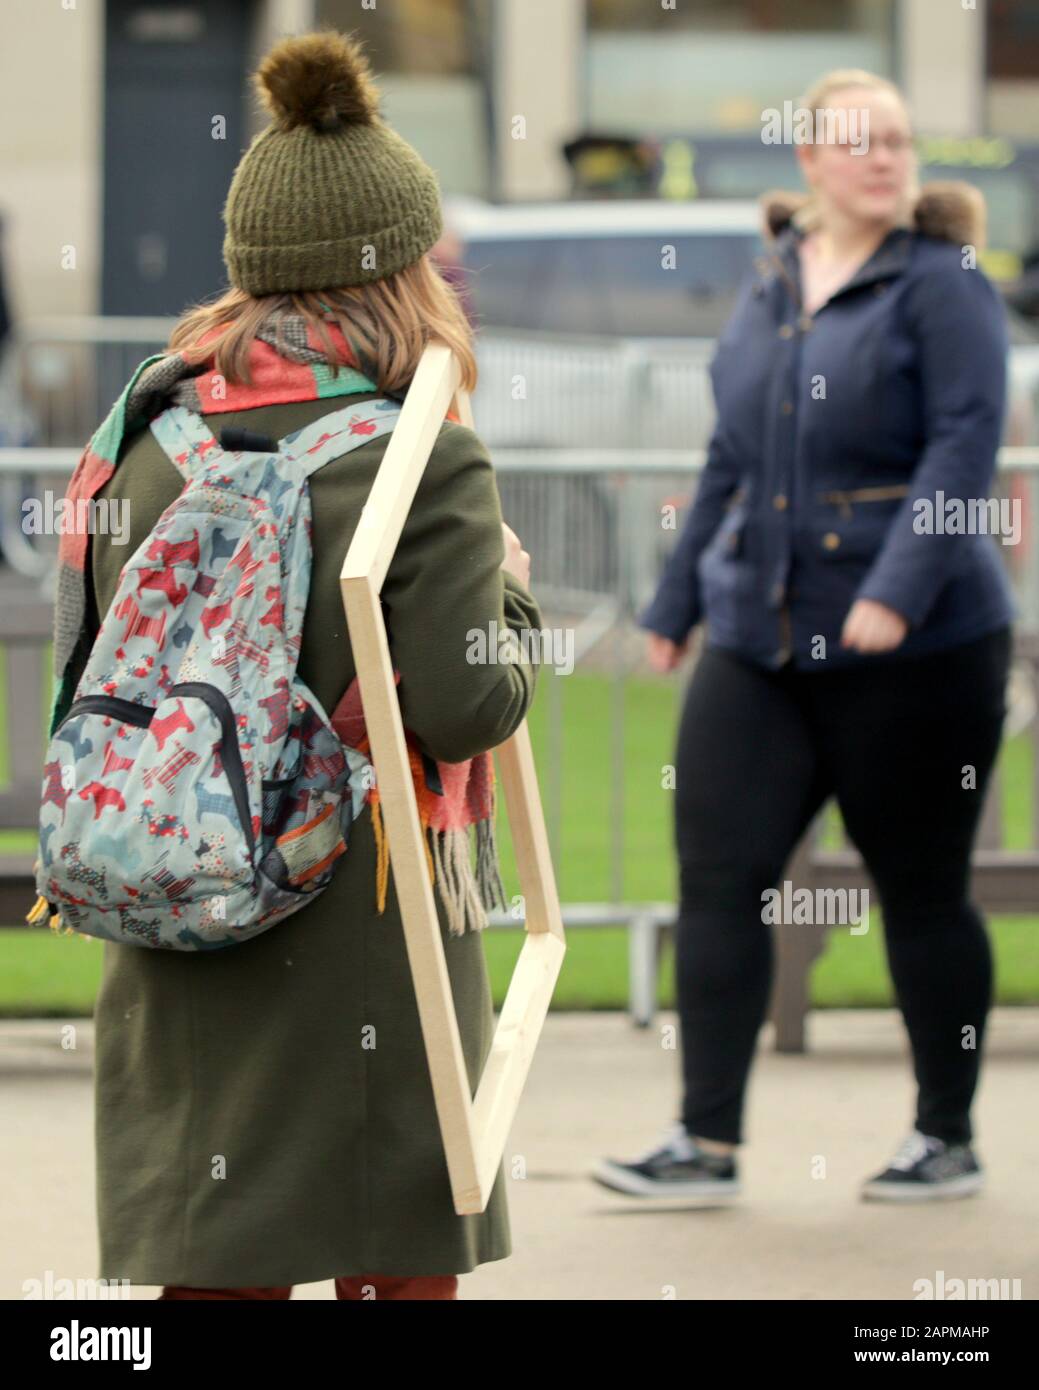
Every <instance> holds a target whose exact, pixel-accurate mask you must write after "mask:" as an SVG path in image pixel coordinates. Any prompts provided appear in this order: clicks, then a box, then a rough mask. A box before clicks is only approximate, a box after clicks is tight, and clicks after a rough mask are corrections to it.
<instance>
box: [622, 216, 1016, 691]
mask: <svg viewBox="0 0 1039 1390" xmlns="http://www.w3.org/2000/svg"><path fill="white" fill-rule="evenodd" d="M925 192H926V190H925ZM918 207H919V205H918ZM773 225H775V224H773ZM953 230H960V231H961V234H962V229H953ZM801 235H802V233H801V232H800V231H799V230H798V229H797V228H796V227H795V226H793V225H792V224H789V223H788V224H787V225H782V226H781V228H780V230H779V234H778V236H777V237H776V239H775V242H774V245H773V246H772V247H771V249H770V252H769V254H768V255H766V256H764V257H762V258H760V259H759V260H758V261H757V262H756V266H755V269H754V271H753V272H752V273H751V274H750V275H748V277H747V279H746V281H745V282H744V284H743V287H742V289H741V291H740V294H739V296H738V299H737V303H736V307H735V309H734V310H733V314H732V317H731V318H730V320H729V322H728V324H727V325H726V327H725V329H724V330H723V332H722V334H721V337H720V338H719V340H718V344H717V348H716V352H715V355H714V358H713V360H712V363H711V380H712V385H713V388H714V396H715V403H716V406H717V412H718V414H717V422H716V426H715V430H714V433H713V435H712V437H711V440H710V445H709V448H708V453H707V462H706V465H705V469H704V473H703V477H702V479H701V482H700V486H699V488H698V490H697V494H696V499H695V502H694V503H693V505H692V507H691V508H690V509H689V512H688V514H687V516H686V518H685V521H684V523H683V526H682V529H681V531H680V534H679V536H678V539H677V541H676V544H675V547H674V549H673V551H672V552H671V555H670V557H669V559H668V562H667V564H666V566H665V569H664V572H663V575H662V577H661V579H660V582H659V585H658V588H657V592H656V594H655V595H654V597H653V599H652V601H651V602H650V604H649V605H648V606H647V607H646V608H645V609H644V610H643V611H642V612H641V613H639V615H638V623H639V625H640V626H641V627H644V628H647V629H649V630H651V631H653V632H658V633H661V634H663V635H664V636H666V637H670V638H671V639H672V640H673V641H675V642H681V641H682V640H683V639H684V638H685V636H686V635H687V633H688V632H689V630H690V629H691V628H692V627H693V626H694V625H695V624H696V623H698V622H699V621H700V620H701V619H706V624H707V642H708V644H709V645H712V646H719V647H725V648H728V649H730V650H732V651H734V652H738V653H741V654H743V655H744V656H746V657H749V658H750V659H752V660H753V661H756V662H758V663H760V664H761V665H764V666H768V667H778V666H781V665H783V664H784V662H786V661H787V660H788V659H789V658H790V657H792V658H793V663H794V665H795V666H797V667H801V668H806V669H816V670H819V669H827V668H832V667H833V666H836V665H849V664H854V663H858V662H862V661H873V662H875V661H879V660H883V659H885V657H888V658H890V657H896V658H897V657H902V656H908V655H911V654H916V653H922V652H928V651H936V650H938V649H940V648H944V647H951V646H955V645H957V644H959V643H961V642H967V641H970V640H972V639H973V638H976V637H980V636H982V635H984V634H985V633H988V632H991V631H993V630H994V629H996V628H998V627H1002V626H1004V625H1006V624H1007V623H1009V622H1010V621H1012V619H1013V618H1014V617H1015V616H1016V604H1015V601H1014V598H1013V593H1012V589H1011V586H1010V582H1009V579H1008V577H1007V573H1006V570H1005V568H1004V565H1003V561H1002V557H1001V555H1000V553H999V550H1000V548H1001V547H1000V542H999V540H998V539H996V538H994V537H993V536H991V535H987V534H973V535H971V534H955V533H950V530H951V528H950V529H946V531H945V533H944V534H942V528H941V527H940V526H932V527H927V528H926V529H924V527H925V520H926V515H927V514H926V512H924V511H923V510H922V508H921V507H919V506H918V505H917V503H918V501H919V500H921V499H931V500H932V502H933V503H934V505H935V506H936V507H937V508H938V509H939V510H940V511H942V513H943V515H949V513H947V512H945V510H944V507H943V506H942V502H943V498H944V503H945V506H946V507H947V506H948V503H949V501H950V500H951V499H979V498H985V497H987V496H988V495H989V491H990V487H991V484H992V478H993V473H994V470H995V458H996V451H997V449H998V446H999V443H1000V439H1001V436H1002V425H1003V416H1004V410H1005V405H1006V353H1007V330H1006V322H1005V317H1004V313H1003V308H1002V301H1001V300H1000V297H999V294H998V292H997V291H996V290H995V288H994V287H993V285H992V283H991V282H990V281H989V280H988V279H987V278H986V277H985V275H984V274H983V272H982V271H981V270H977V269H965V268H964V265H963V259H964V258H963V253H962V250H961V245H960V241H959V238H958V237H954V238H953V239H951V240H946V239H943V238H942V237H939V236H935V235H929V234H924V233H922V232H920V231H917V230H912V231H911V230H909V229H907V228H897V229H895V230H893V231H891V232H890V233H889V234H888V236H887V237H886V238H885V240H884V242H883V243H882V244H881V246H880V247H879V248H878V249H877V251H876V252H875V253H874V254H873V256H871V257H870V259H869V260H868V261H867V262H866V264H865V265H863V266H862V267H861V268H860V269H859V270H858V271H857V273H856V274H855V275H854V276H853V277H852V279H851V280H850V281H849V282H848V283H847V284H846V285H844V286H842V287H841V288H840V289H839V290H838V291H837V292H836V293H835V294H834V295H833V296H832V297H831V298H830V299H829V300H827V302H826V303H825V304H824V305H823V306H822V307H821V308H820V309H819V310H817V312H816V313H815V314H814V315H812V316H810V317H809V316H806V315H804V314H802V312H801V309H800V272H799V263H798V256H797V244H798V240H799V238H800V237H801ZM933 514H934V513H932V515H933ZM967 515H970V509H969V508H968V512H967ZM946 525H947V527H948V523H946ZM857 598H871V599H876V600H878V601H879V602H881V603H884V604H887V605H888V607H890V608H893V609H895V610H897V611H898V612H899V613H901V614H902V615H903V616H904V617H905V618H906V619H907V620H908V622H909V624H910V630H909V633H908V634H907V636H906V638H905V640H904V641H903V642H902V644H901V645H900V646H899V647H898V648H896V649H895V650H894V651H893V652H890V653H884V654H863V653H860V652H856V651H853V650H851V649H848V648H843V647H841V646H840V634H841V629H842V627H843V625H844V621H845V618H846V617H847V614H848V610H849V608H850V607H851V605H852V603H853V602H854V601H855V600H856V599H857ZM820 639H822V641H820Z"/></svg>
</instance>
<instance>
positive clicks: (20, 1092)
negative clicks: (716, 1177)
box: [0, 1009, 1039, 1299]
mask: <svg viewBox="0 0 1039 1390" xmlns="http://www.w3.org/2000/svg"><path fill="white" fill-rule="evenodd" d="M659 1022H660V1024H661V1025H667V1024H671V1023H673V1022H674V1017H673V1015H671V1014H663V1015H661V1016H660V1020H659ZM65 1026H67V1025H65ZM62 1027H63V1025H62V1023H61V1022H60V1021H58V1020H38V1021H28V1022H19V1023H10V1022H8V1023H3V1022H0V1102H2V1113H3V1117H4V1119H3V1126H2V1128H3V1156H2V1159H0V1230H2V1231H3V1237H4V1239H3V1242H2V1247H0V1298H8V1299H10V1298H20V1297H22V1296H23V1294H22V1284H23V1281H24V1280H25V1279H27V1278H43V1277H44V1274H45V1271H46V1270H48V1269H49V1270H53V1271H55V1273H56V1275H58V1276H61V1277H71V1278H76V1277H81V1278H90V1277H92V1276H93V1275H95V1273H96V1268H95V1263H94V1261H95V1257H96V1246H95V1233H94V1209H93V1158H92V1155H93V1150H92V1087H91V1054H92V1042H93V1038H92V1025H91V1024H90V1023H89V1021H77V1022H76V1024H75V1029H76V1039H75V1041H76V1047H75V1050H68V1049H66V1050H62V1047H61V1037H62V1031H61V1030H62ZM770 1040H771V1031H770V1029H766V1030H765V1031H764V1032H763V1034H762V1047H763V1050H762V1053H761V1056H760V1059H759V1062H758V1066H757V1070H756V1072H755V1074H754V1079H753V1081H752V1088H751V1096H750V1108H749V1116H748V1144H747V1145H746V1147H745V1148H744V1150H743V1160H742V1161H743V1180H744V1187H745V1196H744V1198H743V1201H742V1204H741V1205H740V1206H739V1207H735V1208H729V1209H716V1210H699V1211H697V1210H681V1209H671V1210H660V1209H658V1210H655V1211H650V1210H646V1209H644V1208H640V1207H638V1206H636V1205H635V1204H633V1203H629V1202H628V1201H626V1199H624V1198H622V1197H616V1198H615V1197H613V1196H612V1195H611V1194H610V1193H608V1192H606V1191H604V1190H603V1189H601V1188H598V1187H596V1186H595V1185H594V1184H592V1183H591V1182H589V1181H588V1179H587V1177H586V1170H587V1168H588V1165H589V1163H590V1162H591V1161H593V1160H594V1159H595V1158H596V1157H597V1156H598V1155H600V1154H602V1153H612V1154H614V1155H617V1156H622V1157H627V1156H629V1155H631V1154H632V1153H637V1152H639V1151H640V1150H642V1149H644V1148H646V1147H647V1146H648V1145H649V1144H650V1143H651V1142H652V1141H653V1140H654V1139H655V1138H656V1137H657V1134H658V1131H659V1130H660V1129H661V1128H662V1127H663V1126H665V1125H667V1124H668V1123H670V1121H671V1119H672V1118H673V1114H674V1106H675V1098H676V1095H677V1056H676V1054H675V1052H674V1051H671V1050H668V1049H667V1048H666V1047H663V1046H662V1043H661V1031H660V1029H659V1028H657V1029H654V1030H650V1031H648V1032H637V1031H635V1030H633V1029H632V1028H631V1027H630V1025H629V1024H628V1022H627V1020H626V1019H625V1017H624V1016H623V1015H621V1014H613V1013H610V1014H560V1015H552V1016H550V1018H549V1021H548V1024H547V1025H546V1029H545V1033H544V1035H543V1038H542V1042H541V1046H540V1049H539V1051H538V1055H537V1057H536V1059H535V1064H534V1069H533V1072H532V1074H531V1078H530V1081H529V1083H528V1088H527V1092H526V1095H525V1098H524V1101H523V1104H522V1107H521V1110H520V1114H519V1116H518V1118H517V1121H516V1125H515V1127H514V1131H513V1135H512V1140H511V1142H510V1144H509V1146H508V1150H507V1153H508V1155H509V1156H515V1155H521V1156H522V1157H523V1158H524V1160H525V1163H526V1167H527V1177H526V1178H525V1179H523V1180H513V1181H512V1183H511V1187H510V1190H509V1204H510V1211H511V1216H512V1229H513V1243H514V1247H515V1253H514V1254H513V1256H512V1257H511V1258H510V1259H508V1260H502V1261H499V1262H497V1263H495V1264H490V1265H483V1266H481V1267H480V1268H479V1269H477V1270H476V1271H475V1272H474V1273H473V1274H471V1275H468V1276H465V1277H464V1278H463V1279H462V1283H461V1293H462V1297H464V1298H469V1299H556V1298H569V1299H575V1298H576V1299H659V1298H663V1297H675V1298H680V1299H700V1298H732V1299H759V1298H765V1299H771V1298H798V1299H816V1298H819V1299H821V1298H838V1299H855V1298H864V1299H879V1298H894V1299H912V1298H913V1297H914V1289H913V1285H914V1281H916V1280H918V1279H932V1280H933V1279H935V1278H936V1276H937V1272H938V1271H939V1270H941V1271H944V1277H945V1279H946V1280H949V1279H952V1278H962V1279H990V1278H1005V1279H1011V1280H1012V1279H1020V1280H1021V1281H1022V1282H1021V1292H1022V1297H1023V1298H1025V1299H1033V1298H1035V1297H1036V1296H1037V1293H1039V1241H1037V1240H1036V1231H1037V1230H1039V1187H1037V1184H1036V1181H1035V1174H1036V1171H1037V1170H1039V1119H1037V1104H1036V1073H1037V1067H1039V1009H1002V1010H997V1011H996V1013H995V1014H994V1015H993V1022H992V1026H991V1034H990V1041H989V1048H988V1065H987V1069H986V1072H985V1075H984V1080H983V1085H982V1089H981V1094H980V1096H979V1100H978V1102H977V1106H976V1112H975V1118H976V1125H977V1131H978V1151H979V1154H980V1156H981V1158H982V1161H983V1162H984V1163H985V1164H986V1166H987V1169H988V1175H989V1184H988V1188H987V1190H986V1191H985V1192H984V1193H982V1194H980V1195H978V1196H975V1197H972V1198H968V1199H966V1200H963V1201H958V1202H947V1203H939V1204H935V1205H932V1206H928V1207H924V1206H913V1207H902V1208H897V1207H888V1206H880V1205H877V1204H871V1203H863V1202H860V1201H858V1200H857V1198H856V1188H857V1185H858V1183H859V1181H860V1179H861V1178H862V1177H863V1176H864V1175H866V1174H867V1173H869V1172H871V1171H872V1170H873V1169H875V1168H876V1167H877V1166H878V1165H880V1164H881V1163H882V1162H883V1160H885V1159H886V1158H887V1157H888V1155H889V1153H890V1151H891V1150H892V1148H893V1146H894V1145H895V1144H897V1143H898V1142H899V1141H900V1140H901V1138H902V1137H903V1135H904V1132H905V1131H906V1129H907V1128H908V1124H907V1121H909V1119H910V1118H911V1114H912V1111H911V1102H912V1086H911V1081H910V1075H909V1068H908V1063H907V1060H906V1056H905V1050H904V1042H903V1033H902V1027H901V1022H900V1020H899V1018H898V1016H897V1015H896V1014H894V1013H891V1012H888V1011H882V1012H881V1011H857V1012H852V1011H847V1012H845V1011H840V1012H828V1013H819V1014H816V1015H815V1016H814V1017H813V1019H812V1022H811V1031H810V1041H811V1048H812V1050H811V1052H810V1053H809V1054H807V1055H805V1056H782V1057H781V1056H776V1055H775V1054H774V1053H772V1052H771V1051H770V1050H769V1046H770ZM823 1165H824V1168H823ZM822 1171H825V1176H814V1174H817V1173H820V1172H822ZM157 1292H158V1291H157V1290H156V1289H151V1288H144V1287H137V1288H135V1289H134V1290H133V1296H134V1297H135V1298H153V1297H154V1296H155V1294H156V1293H157ZM332 1296H333V1286H332V1284H331V1283H330V1282H329V1283H320V1284H308V1285H301V1286H299V1287H297V1289H296V1290H295V1292H294V1294H293V1297H295V1298H307V1299H310V1298H316V1299H327V1298H331V1297H332Z"/></svg>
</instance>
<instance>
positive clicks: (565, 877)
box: [0, 652, 1039, 1016]
mask: <svg viewBox="0 0 1039 1390" xmlns="http://www.w3.org/2000/svg"><path fill="white" fill-rule="evenodd" d="M0 656H2V652H0ZM539 681H540V690H539V695H538V699H537V701H536V702H535V706H534V709H533V711H532V712H531V716H530V729H531V738H532V741H533V745H534V751H535V757H536V760H537V765H538V776H539V782H540V786H541V792H542V799H543V802H544V804H545V811H546V816H547V818H548V820H549V823H550V827H551V824H552V820H553V807H554V805H555V796H556V788H557V786H558V791H559V795H560V798H561V805H562V807H563V818H562V823H561V825H560V827H559V848H558V854H557V860H556V862H557V864H558V866H559V869H558V871H559V892H560V897H561V898H562V899H563V901H564V902H565V901H572V902H582V901H583V902H587V901H599V902H603V901H609V900H611V899H612V898H613V897H614V895H615V892H616V893H619V895H620V896H621V898H622V899H623V900H626V901H635V900H643V899H652V900H654V901H665V902H672V901H674V898H675V892H676V886H677V873H676V867H675V861H674V855H673V851H672V833H673V832H672V820H671V816H672V802H671V797H672V792H671V791H670V790H669V789H668V788H667V786H666V785H665V780H666V779H665V774H664V769H665V767H666V766H667V765H668V764H670V762H671V760H672V758H673V755H674V738H675V734H676V730H677V719H678V713H679V706H680V699H681V687H680V684H679V683H678V682H677V681H675V680H674V679H670V680H664V679H643V680H636V679H631V680H629V681H628V682H627V683H626V685H625V686H624V688H623V701H624V703H623V737H622V740H621V747H622V753H623V761H622V774H621V788H622V794H623V810H622V815H621V824H622V826H623V832H624V833H623V845H624V852H623V857H622V858H619V859H618V857H617V856H616V855H615V854H614V849H613V835H612V832H611V826H610V821H609V808H610V805H611V800H610V796H611V786H612V779H613V778H614V776H615V775H617V774H616V771H615V768H614V756H613V752H612V750H611V745H610V728H611V722H610V721H611V711H612V709H613V705H614V702H615V701H616V700H617V699H618V698H619V690H618V687H617V686H615V685H614V683H613V682H612V681H611V680H610V679H609V678H608V677H604V676H599V675H594V674H586V673H582V672H575V673H574V674H572V675H569V676H566V677H561V676H555V675H554V674H553V673H552V672H551V670H550V668H545V669H544V670H543V671H542V673H541V676H540V677H539ZM2 689H3V684H2V669H0V690H2ZM555 700H558V701H559V707H558V712H559V720H558V723H559V727H561V729H562V730H563V738H562V741H561V742H562V746H561V747H556V745H555V743H554V742H553V737H552V729H553V717H552V716H553V702H554V701H555ZM47 708H48V709H49V702H48V705H47ZM0 714H2V711H0ZM1001 757H1002V772H1003V793H1004V815H1005V820H1006V834H1005V843H1006V845H1007V847H1008V848H1015V849H1022V848H1026V847H1027V846H1028V845H1029V843H1030V838H1031V832H1030V828H1031V824H1032V815H1033V806H1032V793H1031V787H1032V766H1031V761H1032V758H1031V749H1030V746H1029V743H1028V740H1027V739H1026V738H1025V737H1023V736H1021V737H1017V738H1014V739H1011V740H1008V742H1007V743H1006V744H1005V745H1004V748H1003V751H1002V755H1001ZM5 762H6V750H3V749H2V748H0V777H2V776H3V775H4V771H5V766H4V765H5ZM497 824H498V837H499V844H500V848H501V864H502V875H503V878H504V881H505V885H506V890H507V892H508V893H509V895H510V896H511V895H512V894H516V893H518V892H519V885H518V881H517V877H516V872H515V861H514V857H513V851H512V843H511V838H510V836H509V830H508V823H507V818H506V816H505V814H504V810H503V809H500V810H499V815H498V822H497ZM838 828H839V818H838V817H837V816H836V813H833V814H831V816H830V817H829V819H828V832H829V834H828V838H829V839H830V841H831V842H832V841H833V839H834V836H835V834H836V832H837V830H838ZM35 848H36V837H35V833H34V832H33V831H32V830H26V831H2V832H0V852H3V851H6V852H11V851H16V850H17V851H21V852H29V853H32V852H34V851H35ZM30 905H31V904H29V903H27V904H26V910H28V908H29V906H30ZM989 926H990V931H991V935H992V939H993V944H994V949H995V954H996V965H997V999H998V1000H999V1001H1000V1002H1001V1003H1006V1004H1024V1003H1036V1002H1039V939H1037V933H1039V918H1034V917H1004V918H993V919H991V920H990V923H989ZM275 930H276V928H275ZM485 942H486V950H487V959H488V963H489V967H490V971H491V979H492V986H493V991H494V996H495V1001H496V1003H500V1002H501V999H502V997H503V994H504V990H505V987H506V985H507V983H508V979H509V976H510V974H511V970H512V966H513V964H514V962H515V959H516V956H517V954H518V952H519V948H520V945H521V942H522V932H520V931H518V930H517V931H512V930H502V929H498V928H494V929H492V930H490V931H489V932H488V933H487V935H486V937H485ZM567 943H568V951H567V957H566V961H565V964H564V967H563V971H562V974H561V977H560V980H559V984H558V987H557V990H556V994H555V999H554V1001H553V1007H555V1008H558V1009H616V1008H623V1007H624V1006H625V1005H626V1003H627V983H628V962H627V937H626V933H625V931H624V929H623V928H615V927H602V928H580V929H577V930H573V931H571V932H570V933H569V935H568V938H567ZM101 954H102V946H101V943H100V942H96V941H87V940H84V939H83V938H81V937H77V936H56V935H55V934H54V933H52V932H49V931H47V930H45V929H39V928H24V929H17V928H15V929H11V930H6V931H3V932H0V1015H9V1016H10V1015H45V1014H51V1015H61V1014H89V1013H90V1012H91V1010H92V1007H93V999H94V995H95V993H96V990H97V986H98V981H99V979H100V971H101ZM660 1001H661V1005H662V1006H663V1007H670V1006H671V1004H672V1003H673V987H672V978H671V962H670V958H669V957H668V956H665V958H664V960H663V961H662V963H661V974H660ZM812 1001H813V1003H814V1004H815V1005H816V1006H817V1007H820V1008H827V1007H829V1008H833V1007H847V1006H863V1007H879V1006H886V1005H890V1004H891V1003H892V1002H893V1000H892V996H891V989H890V983H889V981H888V978H887V970H886V966H885V961H884V950H883V930H882V926H881V923H880V920H879V917H878V915H877V914H876V913H874V914H872V915H871V919H870V930H869V931H868V932H867V933H866V934H865V935H862V936H852V935H851V934H850V933H849V932H848V931H847V929H842V928H839V927H837V928H834V929H833V930H832V931H831V932H830V933H829V934H828V940H827V948H826V951H825V952H824V954H823V956H822V957H821V958H820V960H819V961H818V962H817V964H816V966H815V969H814V971H813V976H812Z"/></svg>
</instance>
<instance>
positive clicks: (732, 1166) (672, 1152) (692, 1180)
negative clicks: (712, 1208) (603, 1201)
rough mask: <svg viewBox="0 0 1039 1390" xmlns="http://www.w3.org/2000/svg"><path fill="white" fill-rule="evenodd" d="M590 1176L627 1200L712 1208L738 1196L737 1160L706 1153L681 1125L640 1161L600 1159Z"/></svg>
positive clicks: (722, 1155) (669, 1131) (726, 1155)
mask: <svg viewBox="0 0 1039 1390" xmlns="http://www.w3.org/2000/svg"><path fill="white" fill-rule="evenodd" d="M591 1176H592V1178H593V1179H594V1180H595V1181H596V1182H597V1183H601V1184H602V1186H603V1187H609V1188H612V1189H613V1191H614V1192H623V1193H625V1194H626V1195H627V1196H629V1197H678V1198H681V1199H683V1200H692V1201H700V1202H703V1203H704V1204H705V1205H707V1204H711V1205H714V1204H718V1203H722V1202H726V1201H731V1200H732V1199H733V1198H734V1197H738V1196H739V1193H740V1183H739V1175H738V1173H737V1169H736V1160H735V1159H734V1158H733V1157H732V1156H731V1155H729V1154H709V1153H705V1152H704V1151H703V1149H701V1148H700V1146H699V1145H698V1144H697V1143H696V1141H695V1140H694V1139H693V1138H692V1137H691V1136H690V1135H689V1134H687V1133H686V1129H685V1126H684V1125H683V1124H682V1123H681V1122H679V1123H678V1124H675V1125H673V1126H672V1127H671V1128H670V1129H669V1130H668V1131H667V1133H666V1135H665V1136H664V1138H663V1141H662V1142H660V1143H657V1144H655V1145H654V1146H653V1148H651V1149H650V1150H649V1151H648V1152H647V1153H645V1154H643V1155H642V1156H641V1157H640V1158H635V1159H631V1160H630V1161H629V1162H627V1163H624V1162H621V1160H620V1159H616V1158H603V1159H600V1160H599V1162H598V1163H597V1164H596V1165H595V1167H594V1168H593V1170H592V1173H591Z"/></svg>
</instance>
